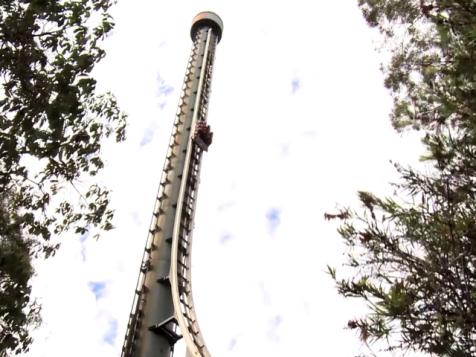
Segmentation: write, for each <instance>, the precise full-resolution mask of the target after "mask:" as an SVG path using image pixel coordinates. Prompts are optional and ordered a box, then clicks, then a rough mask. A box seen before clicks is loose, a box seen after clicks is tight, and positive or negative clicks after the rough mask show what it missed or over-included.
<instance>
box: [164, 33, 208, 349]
mask: <svg viewBox="0 0 476 357" xmlns="http://www.w3.org/2000/svg"><path fill="white" fill-rule="evenodd" d="M211 41H212V29H209V30H208V34H207V41H206V45H205V52H204V58H203V65H202V68H201V75H200V82H199V85H198V92H197V97H196V105H195V108H200V110H197V111H196V112H195V113H194V115H193V119H192V132H195V127H196V125H197V121H199V120H200V121H206V116H207V107H208V98H209V92H210V82H211V73H212V68H211V67H212V61H213V53H212V55H211V56H210V47H211V46H216V42H215V43H213V44H212V43H211ZM215 41H216V40H215ZM202 153H203V151H202V149H201V148H200V147H199V146H198V145H197V144H196V142H195V141H194V136H193V135H192V136H191V137H190V139H189V142H188V147H187V156H186V158H185V165H184V171H183V177H184V178H185V179H184V180H183V181H182V184H181V187H180V192H179V199H178V202H177V211H176V212H177V214H176V216H175V224H174V233H173V238H172V254H171V266H170V273H171V274H170V275H171V287H172V301H173V304H174V308H175V315H176V318H177V322H178V325H179V326H180V331H181V332H182V335H183V338H184V339H185V343H186V345H187V350H188V353H189V355H191V356H193V357H209V356H210V353H209V351H208V349H207V347H206V345H205V341H204V339H203V335H202V333H201V330H200V327H199V325H198V321H197V315H196V312H195V307H194V302H193V296H192V281H191V263H192V262H191V247H192V237H193V234H192V231H193V218H194V215H195V206H196V200H197V193H198V184H199V175H200V166H201V156H202Z"/></svg>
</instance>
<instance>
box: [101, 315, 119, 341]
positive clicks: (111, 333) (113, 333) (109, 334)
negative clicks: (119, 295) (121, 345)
mask: <svg viewBox="0 0 476 357" xmlns="http://www.w3.org/2000/svg"><path fill="white" fill-rule="evenodd" d="M116 337H117V320H116V319H111V320H110V321H109V328H108V329H107V331H106V333H105V334H104V336H103V338H102V339H103V341H104V342H106V343H107V344H109V345H111V346H114V343H115V342H116Z"/></svg>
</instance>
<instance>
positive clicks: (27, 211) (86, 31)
mask: <svg viewBox="0 0 476 357" xmlns="http://www.w3.org/2000/svg"><path fill="white" fill-rule="evenodd" d="M111 3H112V2H111V1H110V0H96V1H92V0H81V1H76V0H75V1H61V2H59V1H52V0H34V1H11V0H6V1H1V2H0V80H1V82H2V90H1V92H0V168H1V170H0V191H2V192H7V191H8V192H12V193H15V194H14V195H13V197H14V198H13V202H12V204H13V205H14V206H15V207H17V208H19V211H18V212H19V215H20V216H21V217H22V227H23V228H24V229H26V230H27V231H28V233H29V234H32V235H34V236H41V237H42V238H44V239H48V238H49V237H50V235H51V234H52V233H55V234H60V233H61V232H63V231H64V230H67V229H69V228H74V229H75V230H76V232H78V233H84V232H85V231H86V230H87V229H88V226H97V227H99V228H102V229H110V228H111V219H112V211H111V210H110V209H109V206H108V203H109V201H108V191H107V190H106V189H104V188H102V187H100V186H98V185H95V184H93V185H91V186H90V187H89V189H88V190H87V191H86V192H82V193H81V194H80V196H81V199H80V201H79V202H78V204H76V202H70V200H67V199H64V200H53V196H54V195H57V194H58V193H61V191H62V190H64V189H65V188H68V189H69V188H70V185H71V184H74V183H75V182H76V181H77V180H78V179H79V178H85V177H90V176H94V175H96V174H97V173H98V171H99V170H100V169H102V168H103V166H104V164H103V161H102V159H101V143H102V140H103V138H105V137H108V136H110V135H114V136H115V139H116V140H117V141H121V140H123V139H124V128H125V117H124V115H123V114H122V113H121V112H120V110H119V108H118V106H117V103H116V100H115V98H114V97H113V96H112V95H111V94H109V93H106V94H98V93H96V90H95V86H96V81H95V79H94V78H93V77H92V76H91V71H92V69H93V67H94V65H95V64H96V63H97V62H98V61H99V60H101V59H102V58H103V57H104V55H105V52H104V50H103V49H101V48H100V47H99V45H100V42H101V40H102V39H103V38H104V37H105V36H106V34H107V33H108V32H110V31H111V29H112V27H113V23H112V19H111V17H110V15H109V14H108V12H107V11H108V9H109V7H110V6H111ZM53 203H54V205H53V206H54V207H52V204H53Z"/></svg>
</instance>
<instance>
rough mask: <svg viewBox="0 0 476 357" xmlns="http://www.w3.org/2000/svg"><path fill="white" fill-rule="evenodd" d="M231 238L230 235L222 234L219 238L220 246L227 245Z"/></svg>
mask: <svg viewBox="0 0 476 357" xmlns="http://www.w3.org/2000/svg"><path fill="white" fill-rule="evenodd" d="M232 238H233V236H232V235H231V234H230V233H225V234H222V235H221V237H220V244H222V245H223V244H226V243H228V242H229V241H230V240H231V239H232Z"/></svg>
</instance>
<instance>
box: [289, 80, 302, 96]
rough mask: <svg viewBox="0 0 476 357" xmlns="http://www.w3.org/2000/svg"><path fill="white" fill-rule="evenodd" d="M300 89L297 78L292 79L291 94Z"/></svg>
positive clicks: (299, 82)
mask: <svg viewBox="0 0 476 357" xmlns="http://www.w3.org/2000/svg"><path fill="white" fill-rule="evenodd" d="M300 88H301V81H300V80H299V79H298V78H294V79H293V80H292V81H291V92H292V93H293V94H296V92H297V91H298V90H299V89H300Z"/></svg>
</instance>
